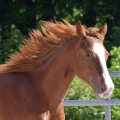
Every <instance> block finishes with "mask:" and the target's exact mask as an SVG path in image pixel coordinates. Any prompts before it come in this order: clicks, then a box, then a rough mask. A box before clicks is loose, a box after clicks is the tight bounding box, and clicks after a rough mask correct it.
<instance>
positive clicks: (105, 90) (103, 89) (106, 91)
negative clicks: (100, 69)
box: [97, 83, 114, 99]
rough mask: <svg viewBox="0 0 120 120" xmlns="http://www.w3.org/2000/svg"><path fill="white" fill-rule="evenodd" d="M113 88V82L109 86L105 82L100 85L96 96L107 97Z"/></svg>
mask: <svg viewBox="0 0 120 120" xmlns="http://www.w3.org/2000/svg"><path fill="white" fill-rule="evenodd" d="M113 90H114V84H113V83H112V84H111V85H110V86H109V85H107V84H104V85H102V86H101V89H100V93H98V94H97V96H98V97H99V98H101V99H106V98H108V97H109V96H110V95H111V94H112V93H113Z"/></svg>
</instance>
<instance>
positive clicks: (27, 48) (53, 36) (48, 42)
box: [0, 20, 94, 73]
mask: <svg viewBox="0 0 120 120" xmlns="http://www.w3.org/2000/svg"><path fill="white" fill-rule="evenodd" d="M41 28H42V33H43V34H42V33H41V32H40V31H39V30H33V31H32V32H31V34H30V37H29V38H28V39H25V40H24V41H23V42H24V45H20V47H19V51H20V52H16V54H14V55H12V56H11V57H10V59H9V61H7V62H6V63H5V64H3V65H0V73H9V72H26V71H30V70H33V69H35V68H37V67H38V66H40V65H41V63H42V62H43V61H44V60H45V59H47V58H48V57H49V56H50V55H51V54H53V53H54V52H55V51H56V50H58V49H59V48H60V47H61V46H63V45H64V44H65V43H67V42H69V41H70V40H73V39H74V38H76V37H77V36H76V27H75V26H74V25H71V24H69V23H68V22H66V21H65V20H63V22H56V23H54V22H50V21H49V22H43V25H42V26H41ZM89 31H90V30H88V32H87V31H86V32H87V33H88V34H89ZM90 35H91V36H92V34H90ZM93 36H94V35H93Z"/></svg>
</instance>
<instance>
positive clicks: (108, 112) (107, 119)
mask: <svg viewBox="0 0 120 120" xmlns="http://www.w3.org/2000/svg"><path fill="white" fill-rule="evenodd" d="M109 100H110V97H109V98H107V99H106V101H109ZM105 120H111V106H109V105H107V106H105Z"/></svg>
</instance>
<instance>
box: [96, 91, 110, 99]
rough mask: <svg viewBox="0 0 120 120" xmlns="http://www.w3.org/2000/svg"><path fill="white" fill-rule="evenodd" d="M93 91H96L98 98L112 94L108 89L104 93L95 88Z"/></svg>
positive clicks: (105, 97)
mask: <svg viewBox="0 0 120 120" xmlns="http://www.w3.org/2000/svg"><path fill="white" fill-rule="evenodd" d="M95 93H96V96H97V98H99V99H107V98H108V97H110V95H111V94H112V92H110V91H109V90H108V91H107V92H105V93H99V92H97V90H95Z"/></svg>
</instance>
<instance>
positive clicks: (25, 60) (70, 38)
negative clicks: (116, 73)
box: [0, 20, 114, 120]
mask: <svg viewBox="0 0 120 120" xmlns="http://www.w3.org/2000/svg"><path fill="white" fill-rule="evenodd" d="M41 28H42V32H41V31H39V30H32V31H31V33H30V35H29V37H28V38H26V39H24V40H23V43H24V44H21V45H20V46H19V51H18V52H16V53H15V54H14V55H11V56H10V59H9V60H8V61H7V62H5V64H2V65H0V120H65V113H64V107H63V100H64V99H65V96H66V94H67V91H68V89H69V87H70V84H71V82H72V81H73V79H74V77H75V75H77V76H78V77H80V78H82V79H83V80H84V81H85V82H86V83H88V84H89V85H90V86H91V87H92V88H93V90H94V91H95V94H96V96H97V97H98V98H100V99H105V98H107V97H109V96H110V94H112V92H113V89H114V84H113V82H112V80H111V78H110V76H109V73H108V70H107V66H106V61H107V59H108V55H109V53H108V52H107V50H106V49H105V47H104V45H103V41H104V37H105V34H106V31H107V23H105V24H104V25H103V27H102V28H101V29H97V28H94V27H90V28H85V27H84V26H83V25H82V24H81V22H80V21H78V22H77V23H76V25H71V24H69V23H68V22H67V21H65V20H63V21H62V22H57V21H56V22H53V21H44V22H43V25H41Z"/></svg>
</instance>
